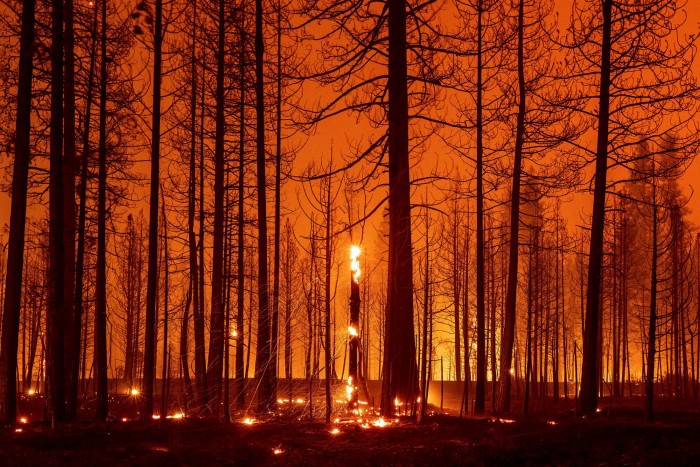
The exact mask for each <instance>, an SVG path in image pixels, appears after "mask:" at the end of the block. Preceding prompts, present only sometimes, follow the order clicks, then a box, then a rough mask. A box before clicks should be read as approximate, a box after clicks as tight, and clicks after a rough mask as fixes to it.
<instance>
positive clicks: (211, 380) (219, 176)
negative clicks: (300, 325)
mask: <svg viewBox="0 0 700 467" xmlns="http://www.w3.org/2000/svg"><path fill="white" fill-rule="evenodd" d="M224 5H225V2H224V1H223V0H220V1H219V19H218V21H219V28H218V51H217V59H216V61H217V66H216V134H215V142H214V243H213V249H212V273H211V323H210V337H209V366H208V370H207V379H208V387H209V391H210V392H211V393H210V396H209V398H208V399H209V402H210V404H211V408H212V410H213V412H214V416H216V417H218V416H219V410H220V406H221V376H222V370H223V355H224V308H223V303H224V302H223V292H224V288H223V272H224V252H223V249H224V189H225V188H224V132H225V123H226V122H225V117H224V65H225V60H224V58H225V53H226V51H225V37H226V34H225V33H226V29H225V28H226V21H225V7H224Z"/></svg>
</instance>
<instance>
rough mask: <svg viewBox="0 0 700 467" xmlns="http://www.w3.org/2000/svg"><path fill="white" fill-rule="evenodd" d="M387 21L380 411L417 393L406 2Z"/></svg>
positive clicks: (396, 1)
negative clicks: (385, 218)
mask: <svg viewBox="0 0 700 467" xmlns="http://www.w3.org/2000/svg"><path fill="white" fill-rule="evenodd" d="M387 3H388V23H389V70H388V73H389V78H388V90H389V110H388V118H389V144H388V145H389V261H388V281H387V307H386V324H385V330H384V331H385V339H384V347H385V351H384V364H383V366H382V376H383V377H382V397H381V410H382V412H383V413H384V414H386V415H390V414H393V412H394V401H395V400H396V399H399V400H400V401H403V402H406V403H408V402H410V403H413V402H414V400H415V396H416V394H417V393H418V379H417V373H418V368H417V366H416V345H415V342H414V339H413V264H412V257H413V253H412V243H411V178H410V174H409V169H410V163H409V148H408V79H407V61H406V1H405V0H388V2H387Z"/></svg>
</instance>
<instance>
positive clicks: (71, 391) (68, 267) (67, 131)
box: [63, 0, 82, 420]
mask: <svg viewBox="0 0 700 467" xmlns="http://www.w3.org/2000/svg"><path fill="white" fill-rule="evenodd" d="M63 13H64V23H65V37H64V38H63V39H64V40H63V50H64V57H65V87H64V114H63V148H64V149H63V151H64V153H63V245H64V247H63V248H64V251H65V253H64V254H65V258H64V259H65V260H64V262H63V289H64V291H63V314H64V320H65V334H64V348H65V356H64V366H65V371H66V380H65V385H66V418H67V419H68V420H76V419H77V417H78V368H79V366H80V331H81V325H82V323H81V320H80V317H76V316H75V295H74V294H75V56H74V44H75V37H74V36H75V34H74V28H73V0H65V3H64V11H63Z"/></svg>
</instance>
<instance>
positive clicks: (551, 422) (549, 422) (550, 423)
mask: <svg viewBox="0 0 700 467" xmlns="http://www.w3.org/2000/svg"><path fill="white" fill-rule="evenodd" d="M556 424H557V422H555V421H554V420H550V421H548V422H547V425H556Z"/></svg>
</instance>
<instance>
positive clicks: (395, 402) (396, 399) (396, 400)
mask: <svg viewBox="0 0 700 467" xmlns="http://www.w3.org/2000/svg"><path fill="white" fill-rule="evenodd" d="M394 405H395V406H396V407H398V406H400V405H401V402H399V398H398V397H397V398H395V399H394Z"/></svg>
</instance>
